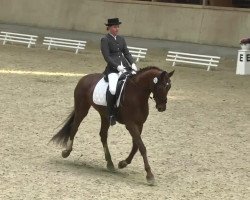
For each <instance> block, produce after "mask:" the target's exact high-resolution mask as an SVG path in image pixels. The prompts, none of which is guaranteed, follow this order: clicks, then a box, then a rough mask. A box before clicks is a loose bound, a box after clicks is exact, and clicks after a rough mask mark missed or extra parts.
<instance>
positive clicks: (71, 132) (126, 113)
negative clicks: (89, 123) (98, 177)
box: [51, 66, 174, 184]
mask: <svg viewBox="0 0 250 200" xmlns="http://www.w3.org/2000/svg"><path fill="white" fill-rule="evenodd" d="M173 73H174V71H172V72H170V73H167V72H166V71H163V70H161V69H159V68H157V67H152V66H151V67H146V68H144V69H141V70H140V71H138V72H137V74H135V75H132V76H130V77H128V78H127V82H126V85H125V87H124V90H123V94H122V95H123V96H122V98H121V100H120V106H119V108H118V109H117V115H116V119H117V121H118V122H119V123H121V124H124V125H125V127H126V129H127V130H128V131H129V133H130V135H131V136H132V141H133V142H132V143H133V145H132V149H131V152H130V154H129V155H128V157H127V158H126V159H125V160H122V161H120V162H119V164H118V168H120V169H121V168H124V167H126V166H127V165H128V164H130V163H131V161H132V159H133V157H134V155H135V153H136V152H137V151H138V149H139V151H140V153H141V155H142V157H143V161H144V167H145V170H146V173H147V176H146V179H147V181H148V183H149V184H154V181H155V179H154V175H153V173H152V171H151V167H150V165H149V162H148V158H147V151H146V147H145V145H144V143H143V141H142V139H141V133H142V129H143V124H144V123H145V121H146V120H147V117H148V113H149V106H148V100H149V97H150V94H151V93H153V99H154V100H155V102H156V109H157V110H158V111H159V112H163V111H165V110H166V104H167V94H168V91H169V89H170V87H171V81H170V77H171V76H172V75H173ZM102 77H103V74H89V75H86V76H84V77H83V78H81V79H80V81H79V82H78V84H77V86H76V88H75V92H74V100H75V102H74V110H73V111H72V113H71V114H70V115H69V117H68V119H67V120H66V123H65V125H64V126H63V127H62V128H61V130H60V131H59V132H58V133H57V134H56V135H55V136H54V137H53V138H52V139H51V141H54V142H56V143H58V144H60V145H62V146H64V147H65V148H66V149H65V150H64V151H62V157H63V158H66V157H68V156H69V155H70V153H71V151H72V146H73V141H74V137H75V134H76V132H77V130H78V127H79V125H80V123H81V122H82V120H83V119H84V117H86V115H87V114H88V111H89V108H90V107H91V106H93V107H94V108H95V109H96V110H97V111H98V112H99V114H100V116H101V130H100V133H99V134H100V137H101V142H102V145H103V149H104V153H105V159H106V161H107V168H108V169H109V170H115V168H114V164H113V162H112V159H111V155H110V152H109V148H108V144H107V137H108V129H109V127H110V124H109V118H108V111H107V107H106V106H100V105H96V104H95V103H94V102H93V98H92V97H93V91H94V88H95V86H96V84H97V83H98V81H99V80H100V79H101V78H102Z"/></svg>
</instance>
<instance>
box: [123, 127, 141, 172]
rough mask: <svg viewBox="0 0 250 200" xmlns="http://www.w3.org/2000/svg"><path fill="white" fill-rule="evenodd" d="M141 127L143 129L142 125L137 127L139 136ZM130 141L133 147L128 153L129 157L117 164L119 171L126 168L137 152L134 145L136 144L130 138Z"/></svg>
mask: <svg viewBox="0 0 250 200" xmlns="http://www.w3.org/2000/svg"><path fill="white" fill-rule="evenodd" d="M142 127H143V126H142V125H141V126H139V132H140V134H141V132H142ZM132 140H133V141H132V144H133V146H132V149H131V152H130V154H129V156H128V157H127V158H126V159H125V160H122V161H120V162H119V164H118V167H119V169H122V168H124V167H126V166H127V165H128V164H130V163H131V162H132V160H133V158H134V155H135V154H136V153H137V151H138V145H137V144H136V142H135V141H134V139H133V138H132Z"/></svg>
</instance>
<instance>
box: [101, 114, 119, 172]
mask: <svg viewBox="0 0 250 200" xmlns="http://www.w3.org/2000/svg"><path fill="white" fill-rule="evenodd" d="M109 126H110V125H109V121H108V119H107V118H105V117H101V130H100V133H99V134H100V137H101V141H102V146H103V150H104V154H105V160H106V161H107V168H108V169H109V170H110V171H114V170H115V167H114V164H113V162H112V159H111V155H110V152H109V148H108V143H107V139H108V129H109Z"/></svg>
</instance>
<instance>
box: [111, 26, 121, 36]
mask: <svg viewBox="0 0 250 200" xmlns="http://www.w3.org/2000/svg"><path fill="white" fill-rule="evenodd" d="M109 32H110V33H111V34H112V35H113V36H117V35H118V32H119V25H113V26H110V27H109Z"/></svg>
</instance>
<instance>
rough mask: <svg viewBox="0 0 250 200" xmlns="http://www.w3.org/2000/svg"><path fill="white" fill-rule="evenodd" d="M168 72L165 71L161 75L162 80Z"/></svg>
mask: <svg viewBox="0 0 250 200" xmlns="http://www.w3.org/2000/svg"><path fill="white" fill-rule="evenodd" d="M166 74H167V72H166V71H163V72H162V73H161V75H160V80H162V79H164V77H165V76H166Z"/></svg>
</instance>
